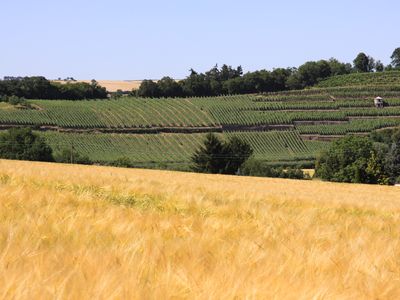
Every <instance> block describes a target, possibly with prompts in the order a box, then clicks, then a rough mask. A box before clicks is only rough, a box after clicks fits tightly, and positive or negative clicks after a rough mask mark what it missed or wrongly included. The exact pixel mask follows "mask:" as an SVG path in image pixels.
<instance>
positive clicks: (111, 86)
mask: <svg viewBox="0 0 400 300" xmlns="http://www.w3.org/2000/svg"><path fill="white" fill-rule="evenodd" d="M54 82H60V83H66V82H65V81H58V80H54ZM78 82H87V83H90V82H91V80H78ZM97 82H98V83H99V85H101V86H102V87H105V88H106V89H107V91H109V92H116V91H117V90H122V91H124V92H125V91H132V89H138V88H139V86H140V84H141V83H142V80H97Z"/></svg>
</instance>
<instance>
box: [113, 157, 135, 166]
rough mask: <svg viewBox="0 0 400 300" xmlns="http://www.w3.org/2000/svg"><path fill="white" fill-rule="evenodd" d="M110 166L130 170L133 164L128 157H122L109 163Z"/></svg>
mask: <svg viewBox="0 0 400 300" xmlns="http://www.w3.org/2000/svg"><path fill="white" fill-rule="evenodd" d="M110 166H113V167H118V168H132V167H133V163H132V161H131V160H130V159H129V157H126V156H124V157H119V158H117V159H116V160H114V161H112V162H111V163H110Z"/></svg>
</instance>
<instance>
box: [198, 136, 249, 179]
mask: <svg viewBox="0 0 400 300" xmlns="http://www.w3.org/2000/svg"><path fill="white" fill-rule="evenodd" d="M252 153H253V150H252V149H251V147H250V145H249V144H248V143H246V142H244V141H242V140H240V139H239V138H237V137H232V138H231V139H229V140H228V141H227V142H224V141H221V140H220V139H218V137H217V136H216V135H215V134H212V133H210V134H208V135H207V136H206V139H205V141H204V144H203V145H202V146H201V147H200V148H199V149H197V150H196V151H195V153H194V155H193V157H192V162H193V168H192V169H193V170H194V171H195V172H201V173H212V174H236V173H237V172H238V171H239V169H240V167H241V166H242V165H243V163H244V162H245V161H246V160H247V159H248V158H249V157H250V156H251V155H252Z"/></svg>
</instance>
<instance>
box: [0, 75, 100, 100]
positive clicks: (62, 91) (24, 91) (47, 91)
mask: <svg viewBox="0 0 400 300" xmlns="http://www.w3.org/2000/svg"><path fill="white" fill-rule="evenodd" d="M107 94H108V93H107V90H106V89H105V88H103V87H101V86H99V85H98V83H97V82H96V81H95V80H93V81H92V82H91V83H90V84H89V83H83V82H79V83H66V84H61V83H55V82H51V81H49V80H47V79H46V78H44V77H40V76H38V77H17V78H13V77H7V78H5V79H4V80H0V98H5V97H11V96H15V97H20V98H26V99H66V100H80V99H104V98H107Z"/></svg>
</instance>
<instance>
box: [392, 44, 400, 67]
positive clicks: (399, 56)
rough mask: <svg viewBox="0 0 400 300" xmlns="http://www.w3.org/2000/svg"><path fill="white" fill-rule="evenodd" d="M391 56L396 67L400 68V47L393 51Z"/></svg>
mask: <svg viewBox="0 0 400 300" xmlns="http://www.w3.org/2000/svg"><path fill="white" fill-rule="evenodd" d="M390 58H391V59H392V66H393V67H394V68H400V47H399V48H396V49H395V50H394V51H393V53H392V56H391V57H390Z"/></svg>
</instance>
